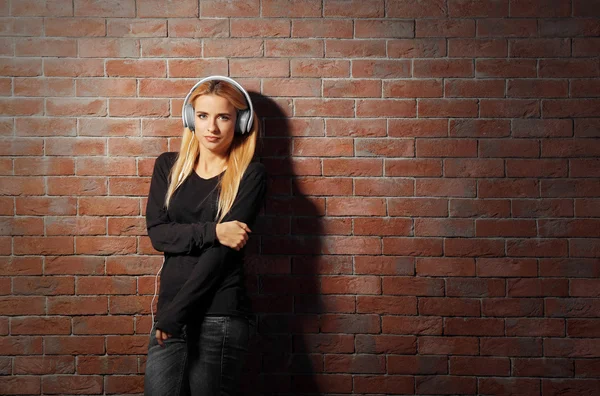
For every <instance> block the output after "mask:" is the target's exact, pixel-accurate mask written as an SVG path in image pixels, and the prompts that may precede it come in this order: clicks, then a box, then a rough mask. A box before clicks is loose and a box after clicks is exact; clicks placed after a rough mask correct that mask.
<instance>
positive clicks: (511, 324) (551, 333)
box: [506, 318, 565, 337]
mask: <svg viewBox="0 0 600 396" xmlns="http://www.w3.org/2000/svg"><path fill="white" fill-rule="evenodd" d="M506 335H507V336H517V337H518V336H533V337H564V335H565V322H564V319H534V318H527V319H522V318H519V319H510V318H508V319H506Z"/></svg>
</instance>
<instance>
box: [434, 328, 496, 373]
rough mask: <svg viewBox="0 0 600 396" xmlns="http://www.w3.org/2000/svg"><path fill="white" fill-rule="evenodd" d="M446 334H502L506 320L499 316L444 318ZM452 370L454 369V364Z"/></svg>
mask: <svg viewBox="0 0 600 396" xmlns="http://www.w3.org/2000/svg"><path fill="white" fill-rule="evenodd" d="M444 335H453V336H454V335H459V336H502V335H504V320H503V319H499V318H444ZM482 359H486V358H482ZM450 370H451V371H452V366H451V367H450Z"/></svg>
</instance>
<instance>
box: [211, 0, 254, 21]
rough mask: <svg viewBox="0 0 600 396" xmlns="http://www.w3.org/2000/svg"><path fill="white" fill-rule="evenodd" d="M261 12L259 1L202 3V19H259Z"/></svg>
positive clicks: (221, 0)
mask: <svg viewBox="0 0 600 396" xmlns="http://www.w3.org/2000/svg"><path fill="white" fill-rule="evenodd" d="M259 12H260V4H259V0H243V1H235V2H231V1H228V0H207V1H202V2H201V3H200V16H201V17H257V16H259Z"/></svg>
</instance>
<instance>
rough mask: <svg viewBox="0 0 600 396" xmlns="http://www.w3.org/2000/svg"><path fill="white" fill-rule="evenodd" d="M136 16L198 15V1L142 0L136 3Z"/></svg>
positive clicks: (168, 16) (173, 16)
mask: <svg viewBox="0 0 600 396" xmlns="http://www.w3.org/2000/svg"><path fill="white" fill-rule="evenodd" d="M136 16H137V17H138V18H156V17H159V18H165V17H167V18H175V17H190V16H193V17H196V16H198V3H197V2H196V1H195V0H182V1H179V2H177V4H172V3H170V2H167V3H165V2H163V1H160V0H144V1H143V2H138V3H137V5H136Z"/></svg>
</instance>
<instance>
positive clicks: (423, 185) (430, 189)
mask: <svg viewBox="0 0 600 396" xmlns="http://www.w3.org/2000/svg"><path fill="white" fill-rule="evenodd" d="M475 190H476V184H475V180H468V179H436V180H429V179H417V181H416V185H415V194H416V195H417V196H423V197H474V196H475V195H476V191H475Z"/></svg>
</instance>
